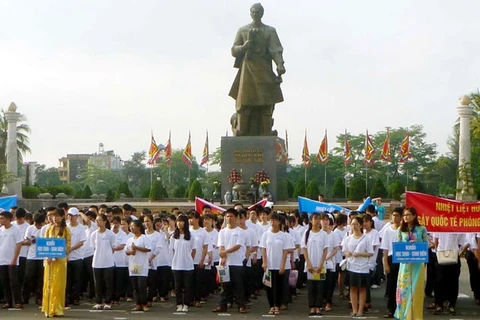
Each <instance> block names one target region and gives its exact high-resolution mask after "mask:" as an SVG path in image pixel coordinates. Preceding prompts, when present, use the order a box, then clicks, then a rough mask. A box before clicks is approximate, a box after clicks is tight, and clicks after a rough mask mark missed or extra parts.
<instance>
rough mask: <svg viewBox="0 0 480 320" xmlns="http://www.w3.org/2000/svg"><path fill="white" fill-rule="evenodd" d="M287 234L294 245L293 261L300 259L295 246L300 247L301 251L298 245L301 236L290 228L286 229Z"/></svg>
mask: <svg viewBox="0 0 480 320" xmlns="http://www.w3.org/2000/svg"><path fill="white" fill-rule="evenodd" d="M300 231H302V230H300ZM288 233H289V234H290V235H291V236H292V238H293V242H294V244H295V249H294V250H293V260H294V261H295V260H298V259H299V258H300V255H299V254H298V250H297V246H298V247H300V250H301V245H300V244H301V242H302V235H301V234H300V232H298V231H297V230H295V229H292V228H290V229H288ZM287 261H290V260H288V258H287Z"/></svg>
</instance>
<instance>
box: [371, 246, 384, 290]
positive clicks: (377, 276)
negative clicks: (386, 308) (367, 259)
mask: <svg viewBox="0 0 480 320" xmlns="http://www.w3.org/2000/svg"><path fill="white" fill-rule="evenodd" d="M375 262H376V263H377V266H376V268H375V272H374V273H373V276H372V278H371V279H372V281H371V283H372V284H376V285H377V286H379V285H380V284H381V282H382V276H383V250H382V249H378V255H377V261H375Z"/></svg>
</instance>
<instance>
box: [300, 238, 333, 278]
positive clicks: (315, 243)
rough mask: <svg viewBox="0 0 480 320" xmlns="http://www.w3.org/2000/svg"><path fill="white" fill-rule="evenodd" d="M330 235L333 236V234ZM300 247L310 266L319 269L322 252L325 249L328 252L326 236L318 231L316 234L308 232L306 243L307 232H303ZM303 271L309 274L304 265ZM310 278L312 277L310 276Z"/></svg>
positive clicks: (328, 245)
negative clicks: (306, 255)
mask: <svg viewBox="0 0 480 320" xmlns="http://www.w3.org/2000/svg"><path fill="white" fill-rule="evenodd" d="M331 234H333V232H332V233H331ZM301 247H302V248H303V249H304V250H306V252H307V254H308V259H309V260H310V263H311V264H312V268H319V267H320V263H321V262H322V256H323V250H324V249H325V248H327V252H328V249H329V248H330V243H329V241H328V235H327V233H326V232H325V231H323V230H320V231H318V232H313V231H311V230H310V233H309V235H308V241H307V232H305V233H304V234H303V237H302V244H301ZM327 254H328V253H327ZM304 271H305V272H307V273H309V272H308V268H307V264H306V263H305V270H304ZM310 276H312V275H311V274H310Z"/></svg>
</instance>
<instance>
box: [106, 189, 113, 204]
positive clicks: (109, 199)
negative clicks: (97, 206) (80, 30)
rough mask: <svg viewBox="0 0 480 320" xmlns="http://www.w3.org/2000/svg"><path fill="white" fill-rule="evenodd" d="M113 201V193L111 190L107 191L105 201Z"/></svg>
mask: <svg viewBox="0 0 480 320" xmlns="http://www.w3.org/2000/svg"><path fill="white" fill-rule="evenodd" d="M114 200H115V193H114V192H113V191H112V189H108V190H107V194H106V198H105V201H106V202H113V201H114Z"/></svg>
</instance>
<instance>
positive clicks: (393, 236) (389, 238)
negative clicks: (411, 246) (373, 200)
mask: <svg viewBox="0 0 480 320" xmlns="http://www.w3.org/2000/svg"><path fill="white" fill-rule="evenodd" d="M392 226H393V225H389V226H388V227H386V228H384V229H383V234H382V241H381V243H380V249H382V250H388V255H389V256H391V255H392V253H393V243H394V242H398V229H393V228H392Z"/></svg>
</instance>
